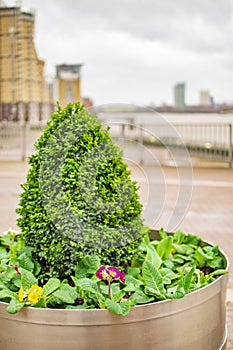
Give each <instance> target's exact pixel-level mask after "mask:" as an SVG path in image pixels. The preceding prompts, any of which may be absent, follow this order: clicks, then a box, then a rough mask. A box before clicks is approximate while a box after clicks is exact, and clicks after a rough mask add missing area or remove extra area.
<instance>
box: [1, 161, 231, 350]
mask: <svg viewBox="0 0 233 350" xmlns="http://www.w3.org/2000/svg"><path fill="white" fill-rule="evenodd" d="M131 168H132V177H133V178H134V179H135V180H137V181H138V183H139V185H140V190H139V191H140V196H141V200H142V202H143V204H144V208H145V209H144V217H145V220H146V223H147V224H148V225H150V227H154V228H160V227H164V228H165V229H167V228H169V229H170V230H174V229H176V228H178V227H179V228H182V229H183V230H184V231H185V232H190V233H193V234H198V235H200V236H202V237H203V238H204V239H205V240H208V241H210V242H213V243H215V244H219V246H220V247H221V249H222V250H223V251H225V253H226V254H227V256H228V258H229V261H230V275H229V284H228V291H227V323H228V345H227V349H228V350H233V225H232V222H233V170H232V169H228V168H223V167H213V166H208V167H195V168H193V173H192V171H190V169H185V168H179V169H176V168H173V167H163V168H161V167H149V166H148V167H143V168H142V167H138V166H135V165H132V166H131ZM27 170H28V165H27V164H26V163H22V162H0V227H1V231H4V230H7V229H8V228H9V227H12V228H17V226H16V214H15V209H16V207H17V205H18V202H19V193H20V191H21V189H20V184H21V183H23V182H24V181H25V176H26V173H27ZM197 350H198V349H197Z"/></svg>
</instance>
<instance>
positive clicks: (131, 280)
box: [125, 275, 143, 287]
mask: <svg viewBox="0 0 233 350" xmlns="http://www.w3.org/2000/svg"><path fill="white" fill-rule="evenodd" d="M125 283H126V285H129V284H133V285H134V286H135V287H138V286H141V285H143V282H142V281H141V280H140V279H137V278H135V277H133V276H130V275H125Z"/></svg>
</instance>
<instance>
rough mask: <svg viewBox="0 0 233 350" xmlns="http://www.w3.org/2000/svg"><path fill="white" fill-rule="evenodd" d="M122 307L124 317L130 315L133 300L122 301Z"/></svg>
mask: <svg viewBox="0 0 233 350" xmlns="http://www.w3.org/2000/svg"><path fill="white" fill-rule="evenodd" d="M120 307H121V310H122V315H123V316H126V315H128V313H129V312H130V309H131V300H127V301H121V302H120Z"/></svg>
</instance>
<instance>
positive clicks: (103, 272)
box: [96, 265, 125, 283]
mask: <svg viewBox="0 0 233 350" xmlns="http://www.w3.org/2000/svg"><path fill="white" fill-rule="evenodd" d="M96 277H98V278H99V279H103V280H108V281H109V282H112V281H113V280H118V279H120V280H121V282H122V283H125V274H124V272H120V271H119V270H118V269H117V268H116V267H115V266H108V267H106V266H104V265H103V266H101V267H100V268H99V269H98V270H97V271H96Z"/></svg>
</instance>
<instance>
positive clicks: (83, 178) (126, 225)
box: [17, 103, 147, 279]
mask: <svg viewBox="0 0 233 350" xmlns="http://www.w3.org/2000/svg"><path fill="white" fill-rule="evenodd" d="M35 146H36V154H35V155H32V156H31V157H30V159H29V163H30V164H31V168H30V170H29V172H28V175H27V181H26V183H25V184H24V185H22V188H23V190H24V191H23V193H22V194H21V199H20V204H19V208H18V209H17V213H18V214H19V219H18V226H19V227H20V228H21V231H22V234H23V235H24V237H25V239H26V244H27V245H30V246H32V247H33V251H34V257H35V258H36V259H37V260H38V261H39V262H40V263H41V264H42V267H43V271H42V276H43V278H44V279H46V278H47V277H49V276H60V277H64V276H68V275H70V274H71V273H72V272H73V271H74V269H75V266H76V264H77V262H78V261H79V260H80V259H81V258H82V257H83V256H84V255H85V254H93V253H94V254H97V255H98V256H99V257H100V259H101V261H102V263H106V264H111V265H117V266H119V265H120V264H121V265H122V264H127V262H128V261H130V260H131V259H132V257H133V255H134V251H135V249H136V248H137V246H138V244H139V241H140V239H141V238H142V236H143V235H144V234H145V232H146V231H147V229H146V228H145V226H144V225H143V221H142V219H141V210H142V206H141V204H140V202H139V197H138V194H137V186H136V183H135V182H133V181H131V179H130V171H129V170H128V169H127V165H126V164H125V163H124V162H123V160H122V152H121V150H120V149H119V147H118V146H117V145H115V144H114V143H113V141H112V139H111V137H110V135H109V132H108V131H106V130H104V129H103V127H102V124H101V122H100V121H98V120H97V118H96V116H95V115H91V114H90V112H88V111H87V110H85V109H84V108H83V106H82V105H80V104H79V103H75V104H69V105H68V106H67V107H66V108H64V109H61V108H60V107H59V108H58V111H57V112H55V113H52V115H51V119H50V120H49V122H48V124H47V127H46V129H45V130H44V132H43V134H42V136H41V137H40V138H39V140H38V141H37V142H36V145H35ZM46 275H47V276H46Z"/></svg>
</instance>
